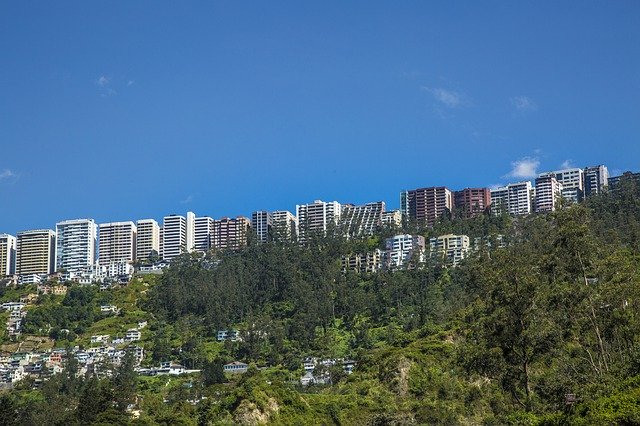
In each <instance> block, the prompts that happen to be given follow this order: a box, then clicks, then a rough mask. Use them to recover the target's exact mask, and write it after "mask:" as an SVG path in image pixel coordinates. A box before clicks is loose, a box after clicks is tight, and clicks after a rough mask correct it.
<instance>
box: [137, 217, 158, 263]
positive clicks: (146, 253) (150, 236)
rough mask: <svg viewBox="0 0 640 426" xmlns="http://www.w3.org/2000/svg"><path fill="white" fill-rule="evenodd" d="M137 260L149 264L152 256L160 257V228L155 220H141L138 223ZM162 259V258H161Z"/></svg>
mask: <svg viewBox="0 0 640 426" xmlns="http://www.w3.org/2000/svg"><path fill="white" fill-rule="evenodd" d="M136 229H137V233H136V258H137V259H138V261H141V262H147V261H149V259H150V258H151V257H152V254H155V255H156V256H158V257H160V226H159V225H158V222H156V221H155V220H154V219H140V220H138V221H137V222H136ZM160 258H161V257H160Z"/></svg>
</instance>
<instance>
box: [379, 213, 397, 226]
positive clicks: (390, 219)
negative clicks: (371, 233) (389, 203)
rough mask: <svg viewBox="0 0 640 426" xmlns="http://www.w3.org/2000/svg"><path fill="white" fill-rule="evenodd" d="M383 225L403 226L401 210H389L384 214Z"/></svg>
mask: <svg viewBox="0 0 640 426" xmlns="http://www.w3.org/2000/svg"><path fill="white" fill-rule="evenodd" d="M380 220H381V222H382V224H383V225H386V226H393V227H397V226H401V225H402V213H401V212H400V210H389V211H385V212H382V217H381V218H380Z"/></svg>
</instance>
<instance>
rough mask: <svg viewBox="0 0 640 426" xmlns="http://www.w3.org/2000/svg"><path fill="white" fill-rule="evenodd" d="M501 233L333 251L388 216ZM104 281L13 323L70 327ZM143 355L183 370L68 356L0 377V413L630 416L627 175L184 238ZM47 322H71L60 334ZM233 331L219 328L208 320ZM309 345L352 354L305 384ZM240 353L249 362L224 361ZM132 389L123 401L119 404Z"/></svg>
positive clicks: (637, 417) (99, 417)
mask: <svg viewBox="0 0 640 426" xmlns="http://www.w3.org/2000/svg"><path fill="white" fill-rule="evenodd" d="M402 232H408V233H418V234H421V235H424V236H426V237H430V236H438V235H443V234H446V233H454V234H466V235H468V236H469V237H470V238H471V240H474V239H475V238H477V237H480V238H481V240H480V241H492V239H495V237H496V236H498V235H500V236H503V237H504V241H506V242H507V244H506V246H504V247H498V246H496V245H495V244H494V245H490V244H480V246H479V248H478V249H477V250H475V251H474V252H473V253H472V255H470V256H469V257H468V258H467V259H465V260H464V261H463V262H462V263H461V264H460V265H459V266H456V267H452V266H451V265H448V264H447V263H446V262H442V261H439V260H433V259H428V260H427V262H426V264H424V265H421V266H420V265H419V266H417V267H415V268H410V269H406V270H398V271H393V272H389V271H383V272H379V273H373V274H360V273H355V272H346V273H345V272H343V270H342V266H341V257H342V256H343V255H347V254H353V253H364V252H367V251H371V250H373V249H375V248H382V246H383V243H384V238H385V237H388V236H390V235H393V234H395V233H402ZM108 300H109V299H108V297H107V296H105V295H104V294H101V293H99V292H97V291H94V290H91V289H83V288H79V287H78V288H72V290H71V291H70V292H69V293H68V294H67V296H65V298H64V299H63V300H62V301H61V302H60V303H58V304H45V305H43V306H42V307H40V308H37V309H34V310H33V311H30V312H29V314H28V315H27V318H26V319H25V327H26V329H27V330H28V331H31V332H33V333H37V332H42V330H43V328H46V327H45V326H48V327H49V331H48V333H49V334H51V333H52V332H53V331H55V333H54V334H55V337H56V341H57V342H58V343H57V344H59V345H60V344H64V345H74V344H77V341H74V340H75V339H76V336H82V335H83V333H84V332H85V331H86V329H87V328H90V327H91V324H92V323H93V322H94V321H97V320H98V319H99V314H96V313H95V307H96V306H98V305H99V304H100V303H106V302H107V301H108ZM135 308H136V310H137V311H139V312H140V313H139V314H140V315H142V314H144V315H146V316H147V317H148V318H149V319H150V321H149V330H150V333H151V335H150V337H149V341H148V345H145V350H146V351H147V355H148V356H147V359H148V361H147V362H150V363H151V362H153V363H157V362H160V361H166V360H175V361H178V362H180V363H182V364H183V365H185V366H187V367H189V368H192V369H198V370H201V372H200V373H199V374H196V375H194V376H192V377H189V378H187V379H175V380H173V381H171V380H170V381H167V380H166V379H163V378H159V377H155V378H147V377H137V376H136V374H135V372H134V371H133V366H132V361H131V360H130V359H126V360H125V362H123V363H122V365H121V366H120V367H118V368H115V369H113V371H111V372H110V373H109V374H105V375H102V376H100V375H95V374H87V375H86V376H78V375H76V374H75V373H74V372H75V371H77V367H76V366H74V361H73V357H69V359H68V360H67V366H66V367H67V368H65V371H64V373H63V374H58V375H54V376H52V378H51V379H49V380H47V381H45V382H44V384H43V385H42V386H40V387H38V388H35V389H34V386H33V383H29V382H27V381H25V383H22V384H20V385H19V386H17V387H16V388H15V389H13V390H11V391H10V392H4V393H1V394H0V423H1V424H7V425H10V424H56V425H57V424H60V425H62V424H65V425H69V424H149V425H153V424H162V425H165V424H166V425H175V424H185V425H191V424H194V425H195V424H198V425H215V424H283V425H285V424H299V425H309V424H323V425H324V424H336V425H342V424H344V425H350V424H353V425H360V424H363V425H401V424H447V425H450V424H487V425H501V424H527V425H535V424H538V425H560V424H576V425H583V424H584V425H587V424H639V423H640V185H638V183H637V182H636V181H634V180H626V181H622V182H621V184H620V186H619V187H618V188H617V189H616V191H611V192H608V193H604V194H601V195H598V196H594V197H591V198H589V199H587V200H585V201H584V202H583V203H581V204H574V205H564V206H562V208H560V209H558V210H557V211H555V212H552V213H549V214H544V215H543V214H540V215H530V216H527V217H509V216H500V217H493V216H491V215H489V214H487V215H482V216H479V217H476V218H472V219H463V218H458V217H456V216H455V215H453V216H451V217H445V218H442V219H441V220H440V221H439V222H438V223H437V224H436V225H435V226H434V227H433V228H424V227H421V226H420V224H416V223H405V224H404V225H403V227H402V229H390V228H389V229H381V230H380V232H379V233H377V234H376V235H374V236H371V237H369V238H365V239H353V238H352V239H346V238H343V237H340V236H336V235H329V236H326V237H325V236H316V237H315V238H310V239H309V241H307V243H306V244H305V245H300V244H297V243H286V242H282V241H275V242H270V243H265V244H256V243H253V242H252V243H250V244H249V245H248V246H247V247H246V248H243V249H241V250H239V251H233V252H231V251H230V252H211V253H209V254H207V255H206V256H199V255H195V254H185V255H182V256H180V257H179V258H177V259H176V260H174V262H173V263H172V266H171V268H170V269H168V270H167V271H166V272H165V273H164V274H163V275H162V276H161V277H160V278H159V279H158V280H156V281H154V282H152V283H150V284H149V286H148V289H146V290H144V291H143V292H142V291H141V292H139V293H137V294H136V297H135ZM60 329H69V330H70V333H69V334H71V336H68V335H67V336H66V337H64V338H58V337H59V334H60V333H59V330H60ZM227 329H236V330H239V332H240V334H241V336H242V339H241V340H239V341H234V342H232V341H225V342H217V341H216V335H217V333H218V331H219V330H227ZM305 357H319V358H333V359H339V358H342V359H353V360H355V362H356V367H355V369H354V371H353V373H352V374H345V373H344V372H342V371H340V370H339V369H332V370H331V371H330V372H329V373H330V377H331V380H330V382H329V383H328V384H324V385H311V386H307V387H302V386H301V385H300V383H299V381H298V379H299V377H300V375H301V371H302V370H301V363H302V360H303V359H304V358H305ZM233 360H241V361H243V362H245V363H247V364H249V365H250V367H249V370H248V372H247V373H245V374H242V375H234V376H231V375H228V374H223V373H222V365H223V364H224V363H227V362H230V361H233ZM132 407H134V410H135V411H136V415H135V416H134V415H132Z"/></svg>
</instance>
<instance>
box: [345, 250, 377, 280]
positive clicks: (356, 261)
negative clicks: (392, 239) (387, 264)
mask: <svg viewBox="0 0 640 426" xmlns="http://www.w3.org/2000/svg"><path fill="white" fill-rule="evenodd" d="M341 260H342V272H343V273H346V272H347V271H351V272H356V273H359V274H364V273H375V272H378V271H379V270H381V269H382V262H383V252H382V250H380V249H375V250H374V251H372V252H369V253H356V254H350V255H344V256H342V259H341Z"/></svg>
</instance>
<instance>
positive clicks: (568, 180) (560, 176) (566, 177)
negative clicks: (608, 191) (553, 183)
mask: <svg viewBox="0 0 640 426" xmlns="http://www.w3.org/2000/svg"><path fill="white" fill-rule="evenodd" d="M552 173H553V174H555V175H556V180H557V181H558V182H560V183H561V184H562V192H561V194H562V198H564V199H565V200H566V201H569V202H572V203H579V202H580V201H582V199H583V198H584V171H583V170H582V169H580V168H577V167H574V168H571V169H564V170H558V171H555V172H552ZM536 186H537V185H536Z"/></svg>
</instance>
